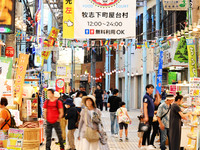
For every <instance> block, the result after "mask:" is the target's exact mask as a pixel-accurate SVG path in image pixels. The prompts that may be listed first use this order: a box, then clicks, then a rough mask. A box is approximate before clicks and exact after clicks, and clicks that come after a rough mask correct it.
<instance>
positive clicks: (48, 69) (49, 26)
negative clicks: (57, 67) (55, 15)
mask: <svg viewBox="0 0 200 150" xmlns="http://www.w3.org/2000/svg"><path fill="white" fill-rule="evenodd" d="M52 22H53V20H52V13H51V12H50V11H49V15H48V34H49V33H50V32H51V28H52ZM51 57H52V54H50V55H49V58H48V59H47V72H51Z"/></svg>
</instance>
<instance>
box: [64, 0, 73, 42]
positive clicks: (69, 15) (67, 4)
mask: <svg viewBox="0 0 200 150" xmlns="http://www.w3.org/2000/svg"><path fill="white" fill-rule="evenodd" d="M63 38H67V39H74V0H70V1H69V0H63Z"/></svg>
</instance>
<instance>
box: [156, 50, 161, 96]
mask: <svg viewBox="0 0 200 150" xmlns="http://www.w3.org/2000/svg"><path fill="white" fill-rule="evenodd" d="M162 68H163V51H160V59H159V65H158V75H157V86H156V92H157V91H158V92H159V93H160V94H161V87H162Z"/></svg>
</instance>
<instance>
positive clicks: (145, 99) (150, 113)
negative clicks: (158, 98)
mask: <svg viewBox="0 0 200 150" xmlns="http://www.w3.org/2000/svg"><path fill="white" fill-rule="evenodd" d="M143 103H147V104H148V106H147V109H148V116H149V117H153V116H154V109H155V106H154V99H153V97H152V96H151V95H149V94H148V93H146V94H145V95H144V97H143Z"/></svg>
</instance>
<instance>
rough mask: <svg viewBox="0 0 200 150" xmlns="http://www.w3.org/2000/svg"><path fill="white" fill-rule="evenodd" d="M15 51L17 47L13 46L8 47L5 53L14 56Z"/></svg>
mask: <svg viewBox="0 0 200 150" xmlns="http://www.w3.org/2000/svg"><path fill="white" fill-rule="evenodd" d="M14 52H15V49H14V48H13V47H6V51H5V53H6V56H7V57H13V56H14Z"/></svg>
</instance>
